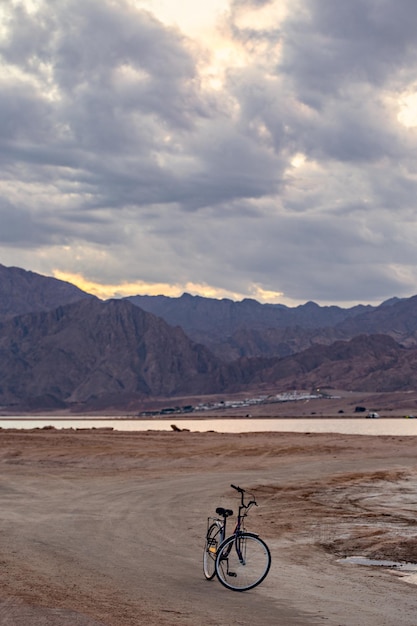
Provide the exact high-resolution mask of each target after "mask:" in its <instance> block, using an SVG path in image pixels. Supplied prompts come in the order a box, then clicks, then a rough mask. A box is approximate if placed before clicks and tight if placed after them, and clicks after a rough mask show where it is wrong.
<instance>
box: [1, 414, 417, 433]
mask: <svg viewBox="0 0 417 626" xmlns="http://www.w3.org/2000/svg"><path fill="white" fill-rule="evenodd" d="M171 424H175V425H176V426H178V428H181V429H182V428H186V429H189V430H190V431H194V432H195V431H198V432H207V431H213V430H215V431H217V432H222V433H247V432H267V431H273V432H298V433H306V432H309V433H338V434H346V435H392V436H417V419H404V418H388V419H385V418H384V419H379V420H372V419H366V418H351V419H347V418H321V419H320V418H318V419H316V418H308V419H303V418H295V419H277V418H271V419H254V418H252V419H251V418H249V419H240V418H236V419H224V418H217V419H176V418H175V416H172V417H171V418H170V419H169V420H166V419H163V420H161V419H147V420H143V419H122V418H119V419H114V418H112V419H108V418H95V419H91V418H87V417H86V418H79V419H72V418H69V419H63V418H57V417H38V418H36V419H34V418H29V417H28V418H14V419H10V418H4V419H0V427H1V428H19V429H31V428H44V427H45V426H54V427H55V428H57V429H62V428H73V429H77V428H113V429H114V430H121V431H144V430H166V431H171V430H172V429H171Z"/></svg>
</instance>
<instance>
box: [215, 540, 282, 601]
mask: <svg viewBox="0 0 417 626" xmlns="http://www.w3.org/2000/svg"><path fill="white" fill-rule="evenodd" d="M270 567H271V553H270V551H269V548H268V546H267V545H266V543H265V542H264V541H263V540H262V539H260V538H259V537H258V536H257V535H254V534H252V533H246V532H243V533H239V534H238V535H231V536H230V537H228V538H227V539H226V540H225V541H224V542H223V543H222V544H221V546H220V547H219V550H218V552H217V558H216V574H217V578H218V579H219V581H220V582H221V583H222V585H224V586H225V587H227V588H228V589H232V590H233V591H247V590H248V589H253V587H256V586H257V585H259V584H260V583H261V582H262V581H263V580H264V578H265V577H266V575H267V574H268V572H269V568H270Z"/></svg>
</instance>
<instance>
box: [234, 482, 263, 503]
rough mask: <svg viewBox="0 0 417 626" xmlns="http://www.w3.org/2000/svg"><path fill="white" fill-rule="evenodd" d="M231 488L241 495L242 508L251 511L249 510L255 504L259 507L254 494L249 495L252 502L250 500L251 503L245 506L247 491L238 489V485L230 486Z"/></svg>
mask: <svg viewBox="0 0 417 626" xmlns="http://www.w3.org/2000/svg"><path fill="white" fill-rule="evenodd" d="M230 486H231V487H232V488H233V489H236V491H238V492H239V493H240V495H241V506H242V507H244V508H245V509H249V508H250V507H251V506H252V505H253V504H254V505H255V506H258V505H257V503H256V500H255V496H254V495H253V494H252V493H251V494H249V495H250V496H251V497H252V500H250V501H249V502H248V504H245V502H244V496H245V493H246V490H245V489H242V487H236V485H230Z"/></svg>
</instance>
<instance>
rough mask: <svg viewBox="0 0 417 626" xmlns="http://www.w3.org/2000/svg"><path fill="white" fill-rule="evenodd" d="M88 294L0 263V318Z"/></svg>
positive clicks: (66, 302) (73, 300)
mask: <svg viewBox="0 0 417 626" xmlns="http://www.w3.org/2000/svg"><path fill="white" fill-rule="evenodd" d="M91 297H92V296H91V295H90V294H88V293H86V292H85V291H81V289H78V287H75V285H72V284H71V283H67V282H65V281H62V280H57V279H56V278H51V277H47V276H42V275H40V274H35V273H34V272H28V271H26V270H22V269H20V268H18V267H6V266H4V265H0V319H1V318H4V317H13V316H14V315H20V314H21V313H31V312H32V311H47V310H49V309H54V308H55V307H57V306H59V305H61V304H69V303H70V302H76V301H77V300H81V299H82V298H91Z"/></svg>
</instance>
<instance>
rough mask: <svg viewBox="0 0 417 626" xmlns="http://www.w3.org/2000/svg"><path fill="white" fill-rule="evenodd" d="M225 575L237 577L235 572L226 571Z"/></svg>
mask: <svg viewBox="0 0 417 626" xmlns="http://www.w3.org/2000/svg"><path fill="white" fill-rule="evenodd" d="M227 575H228V576H231V577H232V578H236V577H237V574H236V572H227Z"/></svg>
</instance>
